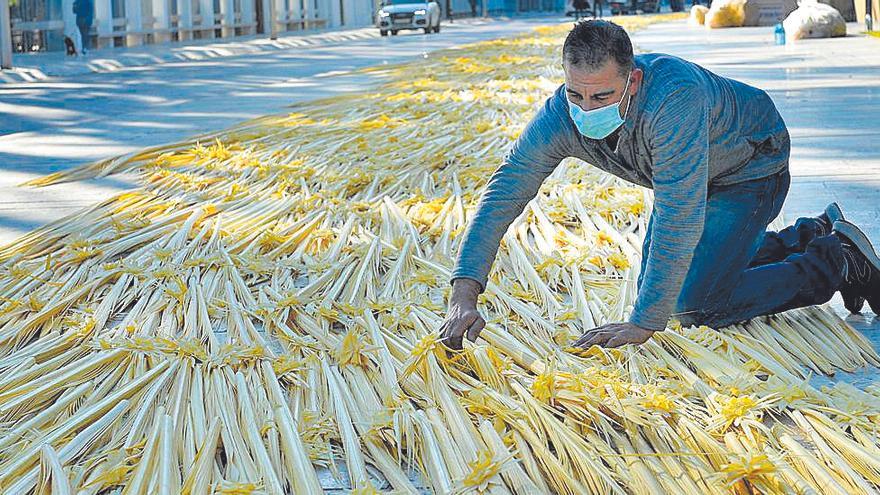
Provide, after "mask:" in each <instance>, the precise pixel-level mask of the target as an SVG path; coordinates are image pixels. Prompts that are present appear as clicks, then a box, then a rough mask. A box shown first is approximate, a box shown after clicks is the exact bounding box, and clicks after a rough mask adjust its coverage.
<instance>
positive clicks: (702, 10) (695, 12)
mask: <svg viewBox="0 0 880 495" xmlns="http://www.w3.org/2000/svg"><path fill="white" fill-rule="evenodd" d="M706 12H709V7H706V6H705V5H694V6H693V7H691V15H690V17H688V25H690V26H702V25H703V24H704V23H705V22H706Z"/></svg>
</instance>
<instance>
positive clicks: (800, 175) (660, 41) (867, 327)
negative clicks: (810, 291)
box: [633, 22, 880, 385]
mask: <svg viewBox="0 0 880 495" xmlns="http://www.w3.org/2000/svg"><path fill="white" fill-rule="evenodd" d="M862 30H864V26H859V25H856V24H849V25H848V26H847V31H848V32H849V33H860V32H861V31H862ZM633 41H634V43H635V44H636V45H637V46H638V47H639V48H640V49H642V50H645V51H652V52H662V53H669V54H671V55H677V56H680V57H683V58H686V59H688V60H691V61H693V62H696V63H698V64H700V65H703V66H705V67H707V68H709V69H710V70H712V71H714V72H716V73H718V74H721V75H723V76H728V77H732V78H734V79H738V80H741V81H743V82H746V83H748V84H751V85H753V86H757V87H759V88H762V89H764V90H766V91H767V92H768V93H769V94H770V96H771V97H772V98H773V101H774V102H775V103H776V106H777V107H778V108H779V110H780V113H782V116H783V118H784V119H785V121H786V124H787V125H788V128H789V131H790V132H791V137H792V153H791V163H790V166H791V173H792V184H791V189H790V191H789V194H788V197H787V199H786V202H785V206H784V208H783V215H784V217H785V218H786V219H789V220H794V219H796V218H798V217H801V216H815V215H817V214H819V213H821V212H822V210H823V208H825V205H827V204H828V203H830V202H832V201H837V202H838V203H840V205H841V206H842V208H843V210H844V212H845V214H846V216H847V217H848V218H849V219H851V220H852V221H854V222H855V223H856V224H858V225H859V226H861V227H862V228H863V229H864V230H865V232H866V233H867V234H868V235H869V236H870V237H871V239H872V240H873V242H874V245H875V246H876V247H877V248H878V249H880V39H878V38H874V37H869V36H864V35H850V36H848V37H845V38H832V39H818V40H802V41H800V42H798V43H795V44H790V45H786V46H776V45H774V44H773V28H771V27H760V28H737V29H718V30H705V29H701V28H689V27H688V26H687V25H686V24H685V23H684V22H673V23H664V24H654V25H651V26H649V27H648V28H646V29H645V30H643V31H639V32H638V33H636V34H635V35H634V37H633ZM832 307H833V308H834V309H835V311H837V313H838V314H840V315H841V316H846V315H847V314H848V311H846V310H845V309H844V308H843V303H842V301H841V300H840V297H839V296H835V298H834V299H833V300H832ZM847 321H848V322H850V324H852V325H853V326H855V327H857V328H859V329H860V330H861V331H862V332H864V333H865V334H867V335H868V336H869V338H870V339H871V340H872V341H873V342H874V345H875V347H876V348H878V349H880V317H878V316H876V315H874V314H873V313H871V312H870V310H866V311H865V313H864V315H862V316H849V317H847ZM877 376H878V375H877V373H876V370H865V372H864V373H856V374H854V375H851V376H842V377H841V378H842V379H845V380H847V381H854V382H856V383H858V384H861V385H865V384H867V383H869V381H871V380H872V379H876V378H877Z"/></svg>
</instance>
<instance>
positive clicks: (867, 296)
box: [834, 220, 880, 314]
mask: <svg viewBox="0 0 880 495" xmlns="http://www.w3.org/2000/svg"><path fill="white" fill-rule="evenodd" d="M834 232H835V233H836V234H837V236H838V237H839V238H840V243H841V245H842V246H843V257H844V259H845V260H846V264H845V272H844V277H843V278H844V282H843V287H841V289H840V295H841V296H843V305H844V306H845V307H846V309H848V310H850V311H851V312H853V313H859V312H860V311H861V310H862V306H864V304H865V301H867V302H868V305H869V306H871V310H872V311H874V314H880V256H878V255H877V252H876V251H875V250H874V246H872V245H871V241H870V240H869V239H868V236H866V235H865V233H864V232H862V230H861V229H859V228H858V227H856V226H855V225H854V224H852V223H850V222H847V221H846V220H838V221H836V222H834Z"/></svg>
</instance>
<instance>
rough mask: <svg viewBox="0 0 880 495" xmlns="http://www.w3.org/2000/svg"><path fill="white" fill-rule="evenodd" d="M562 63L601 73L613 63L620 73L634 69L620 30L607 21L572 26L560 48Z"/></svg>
mask: <svg viewBox="0 0 880 495" xmlns="http://www.w3.org/2000/svg"><path fill="white" fill-rule="evenodd" d="M562 60H563V63H567V64H569V66H571V67H577V68H579V69H584V70H588V71H594V70H598V69H600V68H601V67H602V66H603V65H605V63H606V62H608V61H610V60H613V61H615V62H616V63H617V65H618V66H619V67H620V73H621V74H622V75H625V74H627V73H629V71H630V69H632V66H633V47H632V42H630V40H629V35H628V34H626V31H624V30H623V28H622V27H620V26H618V25H617V24H614V23H613V22H608V21H599V20H594V19H591V20H588V21H580V22H578V23H576V24H575V25H574V28H572V30H571V32H569V33H568V36H566V38H565V44H563V45H562Z"/></svg>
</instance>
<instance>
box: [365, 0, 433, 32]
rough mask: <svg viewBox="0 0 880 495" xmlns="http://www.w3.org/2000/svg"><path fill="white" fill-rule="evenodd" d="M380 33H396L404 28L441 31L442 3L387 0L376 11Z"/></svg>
mask: <svg viewBox="0 0 880 495" xmlns="http://www.w3.org/2000/svg"><path fill="white" fill-rule="evenodd" d="M376 27H378V28H379V34H381V35H382V36H388V33H391V34H392V35H396V34H397V33H398V31H402V30H404V29H424V30H425V34H429V33H431V32H434V33H439V32H440V4H439V3H437V2H435V1H434V0H429V1H427V2H420V1H418V0H385V1H384V2H383V3H382V8H380V9H379V12H377V13H376Z"/></svg>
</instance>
